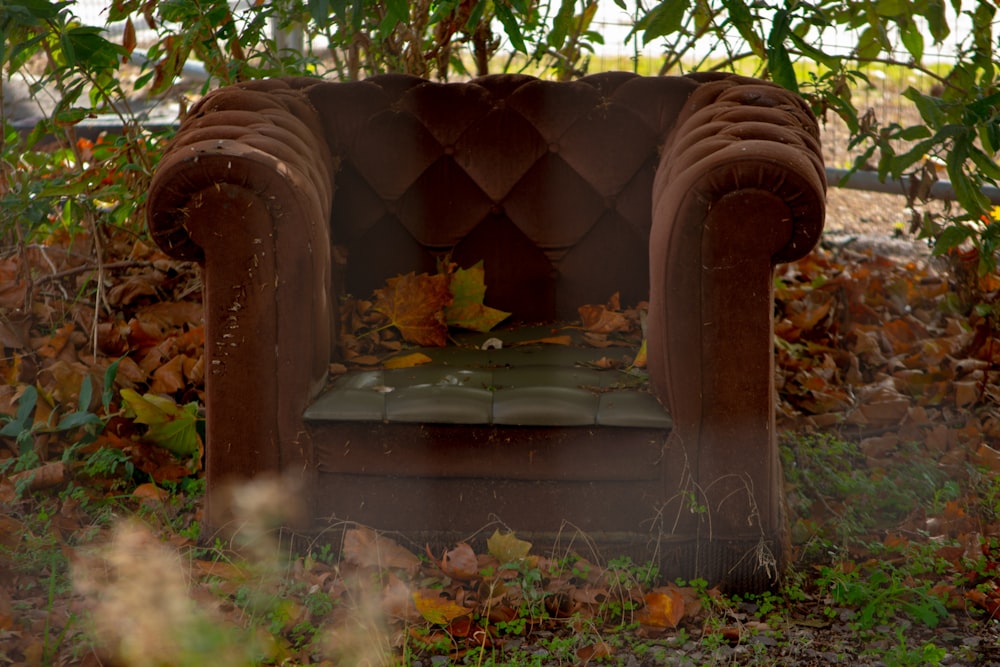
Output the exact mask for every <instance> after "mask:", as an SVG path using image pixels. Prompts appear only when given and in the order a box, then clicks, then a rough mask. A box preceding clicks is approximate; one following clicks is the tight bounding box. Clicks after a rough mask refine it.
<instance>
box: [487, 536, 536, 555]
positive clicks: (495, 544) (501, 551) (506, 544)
mask: <svg viewBox="0 0 1000 667" xmlns="http://www.w3.org/2000/svg"><path fill="white" fill-rule="evenodd" d="M486 549H487V550H488V551H489V552H490V554H492V555H493V556H494V557H495V558H496V559H497V560H498V561H500V562H501V563H516V562H517V561H520V560H524V559H525V558H527V557H528V553H529V552H530V551H531V542H527V541H525V540H520V539H518V538H517V537H516V536H515V535H514V533H513V531H511V532H507V533H502V534H501V533H500V531H499V530H494V531H493V535H491V536H490V538H489V539H488V540H486Z"/></svg>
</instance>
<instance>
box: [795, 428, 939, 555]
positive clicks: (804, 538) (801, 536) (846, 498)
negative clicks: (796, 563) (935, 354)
mask: <svg viewBox="0 0 1000 667" xmlns="http://www.w3.org/2000/svg"><path fill="white" fill-rule="evenodd" d="M902 447H903V449H904V450H905V449H906V448H907V447H909V445H904V446H902ZM913 447H914V452H913V453H914V454H917V453H918V452H917V450H916V447H917V446H916V445H913ZM780 453H781V459H782V465H783V468H784V473H785V477H786V480H787V482H788V486H789V493H788V504H789V508H790V510H791V513H792V522H793V538H794V539H796V541H798V542H801V543H808V544H809V549H810V551H812V552H813V553H814V554H815V555H817V556H823V555H824V554H825V553H826V552H829V551H836V550H838V549H841V548H843V547H847V546H849V545H851V544H855V543H866V542H867V541H869V539H870V536H871V535H872V534H873V532H876V531H879V530H886V529H891V528H893V527H894V526H896V525H897V524H898V523H899V522H900V521H902V520H903V519H904V518H905V517H906V516H908V515H909V514H910V513H911V512H912V511H913V510H914V508H918V507H928V506H932V505H933V504H934V503H936V502H940V499H941V498H942V497H944V496H946V495H947V494H949V493H954V491H955V489H954V487H953V485H952V486H948V485H947V483H946V480H945V478H944V475H943V473H942V472H941V471H940V470H938V469H937V468H936V467H935V466H934V465H933V463H932V462H930V461H929V460H927V458H926V457H923V456H917V455H914V456H900V457H898V459H897V460H896V462H894V463H892V464H884V465H875V466H873V465H871V464H870V463H869V461H868V460H867V459H866V457H865V456H864V454H863V452H862V451H861V449H860V448H859V446H858V444H857V443H854V442H851V441H849V440H844V439H841V438H837V437H836V436H833V435H831V434H820V435H808V434H807V435H788V436H787V437H786V439H785V442H783V443H782V445H781V449H780ZM814 516H824V517H829V518H830V519H831V520H830V521H824V522H823V525H824V526H825V528H820V527H819V526H818V525H817V524H815V523H814V522H813V521H812V519H811V517H814Z"/></svg>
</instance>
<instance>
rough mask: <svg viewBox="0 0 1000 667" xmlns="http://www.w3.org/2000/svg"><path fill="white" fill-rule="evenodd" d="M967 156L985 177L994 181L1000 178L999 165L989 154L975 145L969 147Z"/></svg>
mask: <svg viewBox="0 0 1000 667" xmlns="http://www.w3.org/2000/svg"><path fill="white" fill-rule="evenodd" d="M969 157H970V158H972V162H973V163H974V164H975V165H976V167H978V168H979V171H980V172H981V173H982V174H983V175H984V176H986V178H989V179H992V180H994V181H996V180H998V179H1000V165H997V163H996V162H994V161H993V159H992V158H990V156H989V155H987V154H986V153H984V152H983V151H981V150H980V149H979V148H978V147H977V146H971V147H970V149H969Z"/></svg>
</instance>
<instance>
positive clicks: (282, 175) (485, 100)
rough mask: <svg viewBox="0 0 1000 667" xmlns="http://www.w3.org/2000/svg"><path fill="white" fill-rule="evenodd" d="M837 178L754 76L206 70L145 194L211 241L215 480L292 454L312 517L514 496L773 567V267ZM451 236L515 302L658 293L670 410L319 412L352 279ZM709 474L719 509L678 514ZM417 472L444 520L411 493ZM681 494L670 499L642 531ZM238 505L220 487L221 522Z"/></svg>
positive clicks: (692, 552)
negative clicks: (574, 420)
mask: <svg viewBox="0 0 1000 667" xmlns="http://www.w3.org/2000/svg"><path fill="white" fill-rule="evenodd" d="M825 188H826V183H825V179H824V171H823V164H822V156H821V152H820V148H819V141H818V128H817V123H816V120H815V118H814V117H813V115H812V113H811V112H810V111H809V109H808V107H807V106H806V105H805V104H804V103H803V102H802V100H801V99H800V98H798V97H797V96H795V95H793V94H792V93H789V92H788V91H785V90H783V89H781V88H778V87H777V86H774V85H772V84H769V83H766V82H762V81H757V80H753V79H747V78H742V77H736V76H727V75H691V76H686V77H655V78H654V77H639V76H635V75H632V74H627V73H608V74H600V75H594V76H589V77H586V78H584V79H582V80H580V81H576V82H558V83H557V82H549V81H542V80H538V79H534V78H532V77H528V76H522V75H495V76H489V77H485V78H481V79H477V80H474V81H472V82H470V83H461V84H439V83H431V82H428V81H424V80H421V79H417V78H414V77H409V76H403V75H386V76H378V77H373V78H371V79H368V80H366V81H361V82H352V83H333V82H319V81H317V80H314V79H306V78H292V79H276V80H264V81H254V82H248V83H244V84H240V85H237V86H233V87H229V88H224V89H221V90H217V91H213V92H212V93H210V94H209V95H207V96H206V97H205V98H204V99H203V100H202V101H201V102H199V103H198V104H197V105H196V106H195V107H194V108H193V109H192V110H191V114H190V116H189V117H188V118H187V120H186V121H185V122H184V123H183V125H182V127H181V129H180V130H179V132H178V134H177V136H176V138H175V139H174V140H173V143H172V144H171V146H170V148H169V150H168V152H167V154H166V156H165V157H164V158H163V160H162V162H161V163H160V165H159V167H158V169H157V173H156V174H155V177H154V180H153V184H152V187H151V190H150V193H149V203H148V221H149V226H150V230H151V232H152V234H153V237H154V239H155V240H156V241H157V243H158V244H159V245H160V246H161V247H162V248H164V250H166V251H167V252H168V253H170V254H171V255H173V256H175V257H178V258H187V259H194V260H197V261H199V262H202V263H203V265H204V280H205V308H206V329H207V331H206V341H207V342H206V346H207V355H208V361H209V367H210V369H211V370H210V372H209V375H208V377H207V380H206V384H207V387H206V390H207V421H208V423H207V438H208V442H207V453H206V458H207V475H208V483H209V487H210V490H211V489H212V488H214V487H217V486H219V485H221V484H222V483H223V482H224V481H225V480H229V479H241V478H246V477H252V476H255V475H259V474H262V473H265V472H276V471H281V472H284V473H293V474H294V475H295V476H297V477H298V478H299V480H300V481H301V482H302V484H303V496H304V497H305V498H307V499H308V500H309V502H310V504H311V507H313V508H315V512H314V513H315V514H317V515H335V516H340V517H346V518H349V519H350V520H355V521H362V522H369V521H370V522H374V523H375V525H374V527H376V528H379V527H383V526H380V525H379V522H382V521H384V522H385V523H393V522H394V521H395V520H396V519H399V521H398V522H396V523H395V524H394V525H391V526H384V527H388V528H392V529H395V530H401V531H403V532H407V530H408V529H412V530H410V532H411V533H414V534H417V533H419V535H420V537H421V538H424V537H427V536H430V538H429V539H434V537H435V536H437V537H438V538H441V537H442V536H447V537H448V538H449V539H450V538H452V537H459V536H462V535H466V534H469V533H471V532H474V531H475V530H476V529H477V528H478V527H480V526H481V525H482V517H484V516H487V515H488V514H489V513H490V512H492V511H493V510H494V509H496V510H497V511H500V510H501V509H502V510H503V512H504V514H503V515H502V518H503V520H504V521H506V522H507V523H508V524H509V525H511V527H513V528H515V529H518V530H520V529H521V528H520V526H527V527H528V528H527V529H526V530H528V531H529V532H532V533H533V534H537V535H542V534H550V535H551V534H553V533H556V532H558V531H559V529H560V525H561V521H563V520H572V521H573V522H574V523H575V524H577V525H582V526H583V527H584V528H585V529H587V530H589V531H592V532H593V533H594V535H595V536H597V538H598V539H599V538H600V536H601V535H603V536H605V537H606V538H607V542H609V543H615V544H617V545H618V546H622V545H630V546H632V547H635V546H636V545H638V546H639V547H642V548H645V547H646V546H647V545H648V543H650V542H651V541H653V542H656V543H657V544H660V543H661V540H662V539H665V540H666V541H667V543H668V544H670V545H675V546H676V549H674V551H673V555H672V556H669V557H668V558H672V559H673V560H671V561H670V562H671V563H672V568H673V569H670V568H668V571H669V572H670V573H672V574H676V575H677V576H688V577H691V576H699V575H710V576H715V577H716V578H718V579H722V580H725V581H728V582H729V583H730V584H731V585H732V586H734V587H743V588H753V587H760V586H761V585H766V584H767V583H768V582H773V580H774V575H775V572H776V571H777V570H778V566H780V561H781V551H782V545H781V541H782V534H783V519H782V515H781V503H780V492H781V480H780V474H779V473H780V471H779V467H778V465H779V464H778V458H777V447H776V444H775V435H774V416H773V412H774V396H773V395H774V384H773V382H774V381H773V361H772V356H771V355H772V351H773V350H772V342H771V341H772V339H771V336H772V324H771V312H772V291H771V290H772V284H771V280H772V274H773V267H774V265H775V264H776V263H778V262H782V261H789V260H792V259H795V258H798V257H801V256H802V255H804V254H805V253H807V252H808V251H809V250H810V249H811V247H812V246H813V244H814V243H815V242H816V240H817V239H818V237H819V234H820V232H821V230H822V225H823V218H824V197H825ZM448 253H450V254H451V256H452V257H453V259H454V260H455V261H457V262H458V263H459V264H460V265H462V266H468V265H471V264H473V263H475V262H477V261H479V260H483V261H484V265H485V271H486V276H487V282H488V285H489V287H488V303H489V304H490V305H492V306H494V307H497V308H500V309H504V310H508V311H511V312H512V313H513V317H514V319H515V320H516V321H520V322H525V323H536V322H550V321H555V320H560V319H572V318H575V317H576V309H577V307H578V306H580V305H582V304H585V303H601V302H604V301H605V300H606V299H607V298H608V297H609V296H610V294H611V293H612V292H615V291H619V292H620V293H621V298H622V302H624V303H630V304H634V303H637V302H638V301H640V300H643V299H648V300H649V303H650V311H649V318H648V334H647V335H648V356H649V373H650V381H651V384H652V387H653V390H654V392H655V394H656V395H657V396H658V397H659V399H660V401H661V402H662V403H663V404H664V405H665V406H666V407H667V408H668V410H669V413H670V417H671V418H672V420H673V428H672V429H649V428H639V429H617V428H607V429H602V428H586V429H582V428H581V429H576V430H573V429H566V428H556V427H555V426H553V427H552V428H548V429H546V428H544V427H543V426H541V425H537V424H534V425H532V426H531V428H521V427H516V426H514V427H507V428H505V427H503V426H497V425H491V424H478V425H468V426H467V427H462V425H447V426H427V427H424V426H421V425H420V424H399V425H393V424H388V423H378V422H375V421H369V422H365V421H364V420H362V421H360V422H356V423H350V422H341V421H326V422H315V421H311V420H308V419H304V418H303V415H304V414H306V411H307V410H308V409H309V406H310V405H311V404H313V403H314V401H315V400H316V398H317V396H319V395H320V394H321V393H322V391H323V387H324V383H325V380H326V374H327V368H328V365H329V363H330V362H331V361H332V360H334V358H335V355H336V350H337V332H338V328H339V327H338V322H337V317H338V315H337V313H338V308H337V304H338V299H339V297H340V296H341V295H344V294H355V295H362V296H363V295H367V294H369V293H371V291H372V290H373V289H374V288H377V287H380V286H381V285H382V284H383V283H384V281H385V279H386V278H389V277H391V276H394V275H397V274H400V273H406V272H409V271H433V270H434V266H435V262H436V260H437V259H438V258H439V257H441V256H443V255H445V254H448ZM346 443H351V444H350V445H349V446H348V445H347V444H346ZM504 443H507V444H506V445H504ZM404 450H405V451H404ZM522 450H523V451H522ZM529 450H530V451H529ZM546 452H547V453H546ZM390 453H391V454H392V455H393V456H396V457H398V461H397V462H396V463H392V461H393V460H394V459H392V458H391V457H389V456H388V454H390ZM536 454H537V455H538V456H539V457H540V458H539V459H538V461H541V462H538V463H536V462H535V461H536V459H535V458H534V457H535V455H536ZM568 459H573V462H572V463H568V462H567V461H568ZM609 460H615V461H616V465H615V466H612V467H613V468H614V470H615V471H616V472H615V473H614V474H613V475H610V476H609V475H608V474H606V471H607V470H609V469H610V468H608V461H609ZM561 462H562V463H561ZM629 466H631V468H629ZM626 469H630V470H632V472H631V473H629V472H627V471H626ZM567 471H569V472H567ZM588 471H591V472H590V473H588ZM630 475H631V477H630ZM560 484H562V485H563V486H560ZM602 485H603V486H602ZM376 489H377V492H376V491H375V490H376ZM420 489H423V491H420ZM407 490H409V491H407ZM692 491H693V493H694V495H696V496H698V498H699V503H700V504H703V505H704V506H705V507H706V508H707V512H708V513H710V514H711V521H706V520H704V517H702V518H701V519H698V518H695V519H692V518H690V517H687V516H684V517H682V516H681V514H683V513H682V512H675V510H676V507H675V506H676V505H677V498H678V497H679V496H683V495H684V494H685V493H688V492H692ZM409 492H412V493H418V494H419V493H422V494H423V495H424V496H425V499H426V501H427V502H428V503H431V504H433V503H435V502H436V503H438V505H435V507H439V511H438V512H437V516H434V517H430V518H428V517H427V516H425V515H427V514H430V512H427V511H425V512H423V514H420V509H419V507H416V506H412V507H408V508H407V509H406V510H405V511H403V510H401V509H400V506H401V505H412V503H410V502H409V501H408V500H407V495H406V494H407V493H409ZM365 494H369V495H367V496H365V498H366V500H364V502H361V501H359V500H358V498H360V497H361V496H362V495H365ZM463 498H475V499H476V502H477V503H479V504H481V506H480V505H478V504H477V505H476V507H477V510H481V511H477V512H476V513H473V514H474V516H473V518H463V513H462V512H459V511H457V508H456V507H455V505H456V503H457V502H458V499H463ZM543 503H548V504H549V505H548V506H549V510H548V511H549V512H550V513H551V516H549V517H547V518H546V517H545V516H542V515H544V512H542V515H538V507H539V505H540V504H543ZM380 505H382V506H384V507H383V508H382V510H379V509H377V508H376V509H372V508H373V507H376V506H380ZM363 508H367V509H363ZM394 508H395V509H394ZM532 508H534V512H532ZM563 508H566V509H565V514H563V513H562V512H563ZM619 510H620V512H621V513H624V514H628V513H629V512H631V513H632V515H634V516H630V518H629V519H628V520H619V519H618V516H620V515H619V514H616V513H617V512H619ZM380 511H381V512H382V513H381V514H380ZM401 512H402V513H401ZM664 512H671V513H676V517H677V518H675V519H671V520H670V521H663V520H662V516H661V520H660V521H659V523H658V525H659V528H657V531H658V533H657V536H656V539H651V538H650V537H649V535H648V534H646V535H643V534H642V529H641V528H640V525H643V522H644V521H646V519H648V518H649V517H651V516H655V515H657V514H660V515H662V514H663V513H664ZM225 517H226V515H225V508H224V507H223V506H222V503H216V502H215V501H214V500H213V499H212V497H211V496H210V498H209V506H208V512H207V524H208V525H210V526H216V527H218V526H220V525H221V524H222V523H224V522H225V520H226V519H225ZM401 517H402V518H401ZM643 517H645V518H643ZM463 522H464V523H463ZM477 522H478V523H477ZM669 550H670V549H669V548H667V549H662V550H661V551H664V552H665V551H669ZM639 551H642V549H641V548H640V549H639ZM761 553H764V554H765V555H764V556H761ZM748 554H756V555H755V556H754V557H752V558H751V557H748ZM661 555H663V554H662V553H661ZM709 561H711V562H710V563H709ZM762 582H763V583H762Z"/></svg>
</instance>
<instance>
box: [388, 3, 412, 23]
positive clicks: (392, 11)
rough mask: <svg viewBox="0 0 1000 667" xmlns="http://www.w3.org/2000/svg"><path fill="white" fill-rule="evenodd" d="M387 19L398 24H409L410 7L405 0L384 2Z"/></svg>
mask: <svg viewBox="0 0 1000 667" xmlns="http://www.w3.org/2000/svg"><path fill="white" fill-rule="evenodd" d="M385 8H386V9H387V10H388V11H387V14H388V18H389V19H395V20H396V21H398V22H400V23H409V22H410V7H409V3H407V1H406V0H385Z"/></svg>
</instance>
